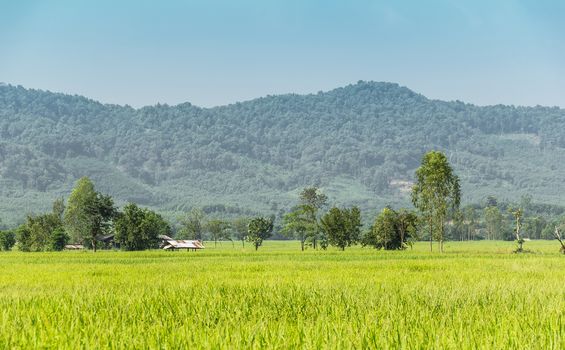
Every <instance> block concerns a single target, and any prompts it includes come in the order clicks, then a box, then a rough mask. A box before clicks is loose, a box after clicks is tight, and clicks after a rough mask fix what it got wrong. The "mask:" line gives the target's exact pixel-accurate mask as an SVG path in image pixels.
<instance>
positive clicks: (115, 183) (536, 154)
mask: <svg viewBox="0 0 565 350" xmlns="http://www.w3.org/2000/svg"><path fill="white" fill-rule="evenodd" d="M563 130H565V110H563V109H560V108H557V107H553V108H548V107H540V106H537V107H514V106H503V105H497V106H487V107H479V106H475V105H471V104H467V103H463V102H460V101H454V102H444V101H438V100H430V99H428V98H426V97H424V96H422V95H420V94H417V93H415V92H413V91H411V90H409V89H407V88H405V87H401V86H399V85H397V84H392V83H377V82H363V81H360V82H358V83H357V84H353V85H349V86H346V87H343V88H337V89H335V90H332V91H328V92H320V93H317V94H310V95H295V94H288V95H280V96H267V97H263V98H258V99H255V100H251V101H247V102H241V103H235V104H232V105H227V106H221V107H214V108H200V107H197V106H193V105H191V104H190V103H184V104H179V105H176V106H168V105H156V106H150V107H143V108H139V109H134V108H132V107H129V106H119V105H105V104H101V103H99V102H96V101H93V100H90V99H87V98H85V97H81V96H71V95H64V94H59V93H52V92H47V91H40V90H32V89H26V88H23V87H21V86H17V87H15V86H12V85H0V218H2V219H3V220H4V222H6V223H15V222H16V221H18V220H22V219H23V217H24V215H25V214H26V213H30V212H39V211H41V210H46V209H47V208H48V207H49V205H50V203H51V202H52V201H53V199H54V198H56V197H60V196H65V197H66V196H67V195H68V194H69V192H70V190H71V189H72V187H73V184H74V183H75V181H76V180H77V179H78V178H79V177H81V176H85V175H87V176H89V177H91V178H92V179H93V180H94V181H95V183H96V185H97V188H98V189H100V190H101V191H103V192H105V193H108V194H111V195H112V196H114V197H115V198H116V199H117V201H118V203H120V204H122V203H124V202H126V201H135V202H137V203H139V204H142V205H145V206H149V207H152V208H155V209H158V210H159V211H161V212H163V213H165V215H168V216H169V217H174V216H176V215H178V213H180V212H183V211H186V210H188V209H189V208H191V207H193V206H205V209H206V211H208V212H216V213H218V214H225V215H235V214H246V213H247V214H250V213H255V212H260V213H264V214H271V213H277V212H279V211H281V210H283V209H286V208H288V207H290V206H291V205H292V204H293V203H294V202H295V201H296V198H297V193H298V192H299V191H300V189H301V188H303V187H304V186H309V185H318V186H320V187H322V188H323V189H324V191H325V192H326V193H327V194H328V195H329V197H330V199H331V200H332V201H333V202H334V203H335V204H340V205H345V204H357V205H359V206H361V207H362V208H364V209H371V210H376V209H378V208H379V207H381V206H383V205H386V204H392V205H407V204H408V203H409V189H410V184H411V181H412V180H413V174H414V170H415V169H416V168H417V166H418V165H419V162H420V159H421V157H422V155H423V154H424V153H425V152H426V151H428V150H431V149H439V150H443V151H445V152H446V154H447V155H448V157H449V159H450V161H451V163H452V165H453V166H454V168H455V171H456V173H457V174H458V175H459V176H460V178H461V183H462V189H463V194H464V201H466V202H476V201H481V200H483V199H484V198H485V197H486V196H488V195H494V196H497V197H498V198H500V199H507V200H514V199H517V198H519V197H520V196H522V195H524V194H530V195H532V196H533V198H534V200H536V201H539V202H546V203H551V204H565V197H564V196H562V195H561V194H562V193H563V192H564V190H565V181H564V180H565V134H564V133H563Z"/></svg>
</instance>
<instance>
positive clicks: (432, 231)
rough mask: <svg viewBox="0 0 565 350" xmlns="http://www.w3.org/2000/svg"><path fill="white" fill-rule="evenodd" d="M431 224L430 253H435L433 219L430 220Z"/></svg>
mask: <svg viewBox="0 0 565 350" xmlns="http://www.w3.org/2000/svg"><path fill="white" fill-rule="evenodd" d="M428 222H429V224H430V252H433V251H434V238H433V237H434V229H433V225H432V219H431V218H430V219H429V221H428Z"/></svg>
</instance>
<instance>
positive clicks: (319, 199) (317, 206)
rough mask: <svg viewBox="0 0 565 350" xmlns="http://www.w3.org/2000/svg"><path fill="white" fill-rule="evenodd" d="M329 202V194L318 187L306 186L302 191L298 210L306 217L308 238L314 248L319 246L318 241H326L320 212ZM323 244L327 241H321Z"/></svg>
mask: <svg viewBox="0 0 565 350" xmlns="http://www.w3.org/2000/svg"><path fill="white" fill-rule="evenodd" d="M327 203H328V196H326V195H325V194H324V193H323V192H322V191H321V190H320V189H319V188H318V187H316V186H312V187H306V188H304V189H303V190H302V192H300V203H299V205H298V208H299V209H298V210H299V212H300V214H299V215H301V216H302V217H303V218H305V219H306V221H307V222H306V223H305V227H306V228H307V230H306V231H305V234H306V240H309V241H310V242H311V243H312V246H313V248H314V249H316V248H317V245H318V241H320V240H322V241H325V239H324V238H323V237H321V234H323V232H322V231H321V230H320V221H319V219H320V218H319V216H320V215H319V213H320V210H321V209H322V208H324V207H325V206H326V205H327ZM297 214H298V213H297ZM321 243H322V245H324V244H325V242H321Z"/></svg>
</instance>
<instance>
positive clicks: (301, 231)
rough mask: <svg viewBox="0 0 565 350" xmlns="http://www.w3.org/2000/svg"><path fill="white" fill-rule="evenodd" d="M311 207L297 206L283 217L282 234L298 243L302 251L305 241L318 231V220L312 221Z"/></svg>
mask: <svg viewBox="0 0 565 350" xmlns="http://www.w3.org/2000/svg"><path fill="white" fill-rule="evenodd" d="M311 214H312V210H311V207H310V206H308V205H305V204H301V205H298V206H297V207H295V208H293V209H292V210H291V211H290V212H289V213H287V214H285V215H284V217H283V229H282V233H283V234H284V235H285V236H286V237H289V238H295V239H298V240H299V241H300V249H301V250H302V251H304V248H305V243H306V239H307V238H308V237H313V236H314V235H316V232H317V231H318V222H317V221H318V220H312V215H311Z"/></svg>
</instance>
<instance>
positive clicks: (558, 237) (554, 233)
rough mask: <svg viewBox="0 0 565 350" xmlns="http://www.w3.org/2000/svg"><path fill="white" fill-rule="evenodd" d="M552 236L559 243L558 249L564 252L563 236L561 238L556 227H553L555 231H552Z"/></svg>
mask: <svg viewBox="0 0 565 350" xmlns="http://www.w3.org/2000/svg"><path fill="white" fill-rule="evenodd" d="M553 236H555V239H557V240H558V241H559V243H561V249H559V251H560V252H561V253H562V254H565V242H563V238H561V233H560V232H559V229H558V228H557V227H556V228H555V232H553Z"/></svg>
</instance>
